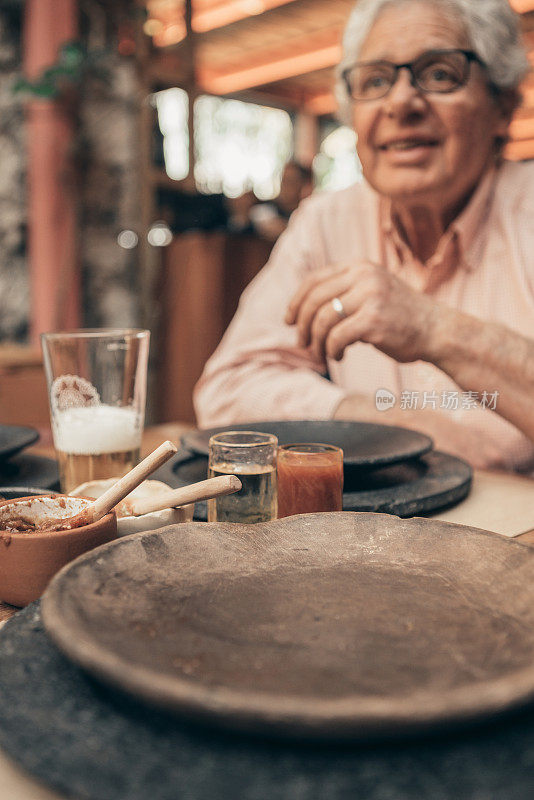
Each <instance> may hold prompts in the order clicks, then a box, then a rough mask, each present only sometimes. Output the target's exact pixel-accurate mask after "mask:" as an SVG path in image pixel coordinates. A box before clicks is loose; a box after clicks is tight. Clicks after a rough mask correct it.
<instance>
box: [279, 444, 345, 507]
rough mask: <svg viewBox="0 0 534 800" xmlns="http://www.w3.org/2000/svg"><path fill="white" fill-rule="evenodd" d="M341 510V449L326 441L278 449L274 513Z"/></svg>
mask: <svg viewBox="0 0 534 800" xmlns="http://www.w3.org/2000/svg"><path fill="white" fill-rule="evenodd" d="M342 510H343V451H342V450H341V449H340V448H339V447H334V445H330V444H319V443H310V444H284V445H282V446H281V447H280V448H279V450H278V516H279V517H289V516H291V515H292V514H308V513H311V512H314V511H342Z"/></svg>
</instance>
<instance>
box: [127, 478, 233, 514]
mask: <svg viewBox="0 0 534 800" xmlns="http://www.w3.org/2000/svg"><path fill="white" fill-rule="evenodd" d="M240 489H241V481H240V480H239V478H238V477H237V475H219V476H218V477H217V478H208V479H207V480H205V481H199V482H198V483H191V484H190V485H189V486H182V487H181V488H180V489H173V490H172V491H171V492H162V493H161V494H158V495H156V496H155V497H148V498H146V499H143V500H131V501H127V502H128V506H129V509H130V512H131V513H132V514H133V515H134V516H135V517H138V516H140V515H141V514H150V513H151V512H152V511H162V510H163V509H165V508H176V506H184V505H186V504H187V503H195V502H196V501H197V500H211V498H213V497H221V496H222V495H225V494H233V493H234V492H238V491H239V490H240Z"/></svg>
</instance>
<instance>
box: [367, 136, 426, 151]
mask: <svg viewBox="0 0 534 800" xmlns="http://www.w3.org/2000/svg"><path fill="white" fill-rule="evenodd" d="M438 144H439V143H438V141H437V140H436V139H402V140H399V141H398V142H389V143H386V144H381V145H380V147H379V149H380V150H386V151H388V150H416V149H417V148H419V147H437V146H438Z"/></svg>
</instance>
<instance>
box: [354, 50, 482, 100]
mask: <svg viewBox="0 0 534 800" xmlns="http://www.w3.org/2000/svg"><path fill="white" fill-rule="evenodd" d="M451 53H461V54H462V55H463V56H465V58H466V59H467V61H466V70H465V75H464V76H463V80H462V83H459V84H458V86H455V87H454V89H444V90H442V91H440V90H439V89H425V88H424V87H423V86H420V84H419V83H418V81H417V77H416V74H415V72H414V66H415V65H417V62H418V61H421V60H422V59H426V58H428V56H429V55H430V56H431V55H436V56H440V55H450V54H451ZM472 61H475V62H476V63H477V64H480V66H481V67H483V68H484V69H486V64H485V63H484V62H483V61H482V59H481V58H480V57H479V56H478V55H477V54H476V53H475V52H474V51H473V50H462V49H461V48H459V47H454V48H449V49H444V50H426V51H425V52H424V53H421V55H420V56H417V58H415V59H414V60H413V61H407V62H406V63H405V64H395V63H394V62H393V61H386V60H385V59H378V60H375V61H356V62H355V63H354V64H351V66H350V67H347V68H346V69H344V70H343V72H342V73H341V78H342V80H343V82H344V83H345V87H346V89H347V94H348V95H349V97H350V98H352V100H354V101H355V102H357V103H366V102H371V101H373V100H382V98H384V97H386V95H387V94H389V92H390V91H391V90H392V89H393V87H394V86H395V84H396V83H397V80H398V78H399V71H400V70H401V69H407V70H408V72H409V73H410V77H411V79H410V83H411V84H412V86H413V87H414V88H416V89H418V90H419V91H421V92H424V93H425V94H452V93H453V92H457V91H458V90H459V89H461V88H462V87H463V86H465V84H466V83H467V82H468V80H469V76H470V66H471V62H472ZM372 64H386V65H387V66H388V67H393V69H394V70H395V72H394V80H393V83H392V84H391V86H389V87H388V89H387V90H386V91H385V92H384V94H381V95H378V96H377V97H355V96H354V94H353V92H352V87H351V84H350V79H349V75H350V73H351V72H352V70H353V69H354V68H355V67H368V66H371V65H372Z"/></svg>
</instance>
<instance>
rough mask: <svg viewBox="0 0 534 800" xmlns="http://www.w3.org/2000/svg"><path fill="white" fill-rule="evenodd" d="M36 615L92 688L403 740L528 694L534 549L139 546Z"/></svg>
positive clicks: (403, 525)
mask: <svg viewBox="0 0 534 800" xmlns="http://www.w3.org/2000/svg"><path fill="white" fill-rule="evenodd" d="M42 613H43V620H44V623H45V627H46V629H47V631H48V633H49V634H50V635H51V637H52V639H53V640H54V642H55V643H56V644H57V645H58V646H59V648H60V649H61V650H62V651H63V652H64V653H65V654H66V655H67V656H68V657H69V658H71V659H72V660H73V661H74V662H76V663H77V664H79V665H80V666H82V667H83V668H84V669H86V670H88V671H89V672H90V673H91V674H93V675H94V676H96V677H97V678H99V679H101V680H103V681H105V682H109V683H110V684H111V685H112V686H115V687H117V688H119V689H121V690H124V691H126V692H129V693H131V694H132V695H134V696H137V697H140V698H142V699H143V700H144V701H145V702H148V703H152V704H154V705H156V706H159V707H162V708H165V709H167V710H168V711H174V712H176V713H177V714H178V715H180V716H184V717H190V718H199V719H204V720H211V721H212V722H214V723H216V724H218V725H224V726H228V727H231V728H234V729H239V730H252V731H258V732H272V733H275V732H276V733H278V734H281V735H287V736H292V735H297V736H305V737H311V738H313V737H324V736H335V737H347V738H353V737H354V738H369V737H380V736H384V735H386V736H392V735H402V734H403V733H405V732H407V731H414V730H422V729H426V728H433V727H435V726H442V725H450V724H454V723H458V722H462V721H466V720H467V721H469V720H472V719H475V718H477V717H478V716H480V715H482V716H485V715H488V714H494V713H496V712H500V711H503V710H504V709H507V708H509V707H514V706H517V705H520V704H521V703H524V702H525V701H527V700H531V699H532V698H533V697H534V550H532V549H531V548H529V547H526V546H525V545H522V544H519V543H517V542H514V541H513V540H509V539H506V538H504V537H501V536H498V535H495V534H491V533H488V532H486V531H481V530H478V529H476V528H467V527H464V526H460V525H451V524H448V523H444V522H439V521H437V520H425V519H411V520H401V519H399V518H398V517H392V516H388V515H385V514H355V513H345V512H337V513H330V514H303V515H299V516H294V517H287V518H285V519H282V520H277V521H274V522H270V523H260V524H257V525H231V524H227V523H207V524H199V523H184V524H181V525H173V526H169V527H167V528H163V529H160V530H159V531H151V532H147V533H139V534H133V535H131V536H128V537H126V538H124V539H120V540H117V541H114V542H111V543H109V544H107V545H104V546H102V547H100V548H98V549H97V550H95V551H92V552H90V553H87V554H85V555H83V556H81V557H80V558H78V559H76V561H74V562H72V563H71V564H69V565H67V566H66V567H65V568H64V569H63V570H61V572H60V573H59V574H58V575H56V577H55V578H53V579H52V581H51V583H50V584H49V587H48V589H47V590H46V592H45V594H44V596H43V600H42Z"/></svg>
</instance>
